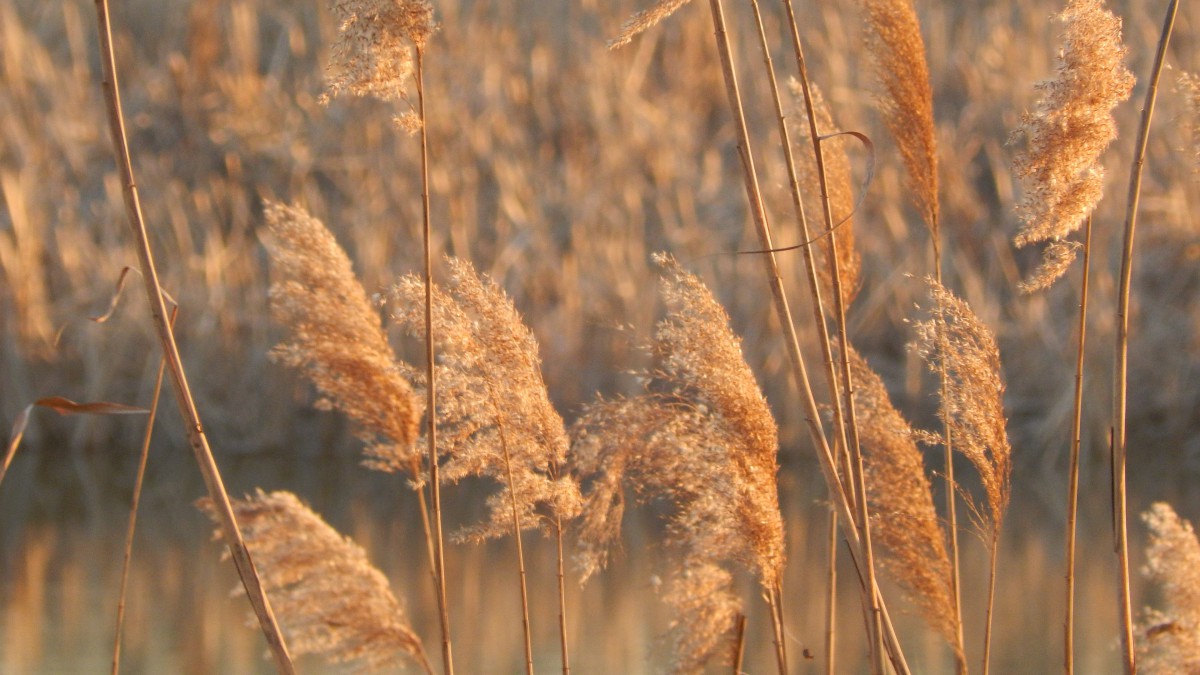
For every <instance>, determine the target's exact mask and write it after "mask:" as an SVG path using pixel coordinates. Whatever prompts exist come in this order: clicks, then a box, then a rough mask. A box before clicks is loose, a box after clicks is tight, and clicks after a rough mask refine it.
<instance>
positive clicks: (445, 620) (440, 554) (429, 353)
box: [416, 47, 454, 675]
mask: <svg viewBox="0 0 1200 675" xmlns="http://www.w3.org/2000/svg"><path fill="white" fill-rule="evenodd" d="M416 52H417V62H416V80H417V112H418V114H419V115H420V117H421V214H422V227H421V233H422V236H423V238H424V243H425V380H426V383H427V386H426V388H425V397H426V400H425V407H426V414H427V415H428V424H429V428H428V432H429V433H428V434H426V439H427V441H428V444H429V502H430V507H431V511H432V515H433V546H434V578H435V579H436V583H437V601H438V618H439V621H440V624H441V629H442V669H443V671H444V672H445V675H452V674H453V673H454V655H453V650H452V649H451V644H450V610H449V608H448V607H447V605H446V551H445V546H444V544H443V539H442V491H441V486H440V485H439V477H438V458H437V373H436V371H435V369H434V335H433V244H432V242H431V240H432V234H433V232H432V229H433V226H432V222H431V221H432V219H431V217H430V208H429V134H428V133H427V127H426V124H425V121H426V117H425V69H424V61H425V50H424V49H423V48H421V47H417V50H416Z"/></svg>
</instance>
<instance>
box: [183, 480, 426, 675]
mask: <svg viewBox="0 0 1200 675" xmlns="http://www.w3.org/2000/svg"><path fill="white" fill-rule="evenodd" d="M199 506H200V508H201V509H202V510H203V511H204V512H205V513H206V514H207V515H208V516H209V518H211V519H212V520H213V521H214V522H217V520H218V518H217V514H216V513H215V511H214V509H213V507H212V502H210V501H209V500H208V499H203V500H201V501H200V503H199ZM233 511H234V515H235V516H236V517H237V520H238V523H239V524H240V525H241V527H242V535H243V537H245V540H246V547H247V548H248V549H249V551H250V554H251V555H252V556H254V562H255V565H256V567H257V568H258V573H259V576H260V577H261V579H262V582H263V586H264V587H265V588H266V591H267V595H268V597H270V599H271V604H272V606H273V608H274V610H275V615H276V616H277V617H278V618H279V623H280V627H281V628H282V629H283V632H284V634H285V635H286V636H287V640H288V645H289V646H290V647H291V649H292V653H293V654H295V655H297V656H300V655H305V654H315V655H319V656H321V657H323V658H324V659H326V660H327V661H330V662H332V663H346V664H351V665H352V666H353V667H354V669H355V671H356V672H375V671H378V670H383V669H386V668H391V667H395V665H396V664H397V663H400V662H401V661H405V660H412V661H415V662H416V663H418V664H420V665H422V666H424V667H425V668H426V669H427V671H428V660H427V658H426V656H425V650H424V648H423V647H422V645H421V640H420V638H419V637H417V635H416V633H414V632H413V630H412V627H411V626H410V625H409V622H408V618H407V617H406V616H405V612H404V607H403V605H401V604H400V601H399V600H397V599H396V596H395V595H394V594H393V593H392V590H391V588H390V587H389V585H388V582H387V578H386V577H384V576H383V573H382V572H380V571H379V570H378V569H376V568H375V567H374V566H373V565H371V563H370V561H368V560H367V555H366V552H364V551H363V549H362V548H361V547H360V546H358V545H357V544H355V543H354V542H353V541H351V540H350V539H348V538H345V537H342V536H341V535H340V534H338V532H337V531H336V530H334V529H333V528H332V527H330V526H329V525H328V524H326V523H325V521H324V520H322V519H321V517H320V516H318V515H317V514H316V513H313V511H312V510H311V509H309V508H308V507H307V506H305V505H304V504H303V503H301V502H300V500H299V499H298V498H297V497H296V495H294V494H292V493H290V492H272V493H270V494H267V493H264V492H263V491H262V490H259V491H258V492H257V494H255V495H254V496H253V497H247V498H246V499H240V500H233ZM214 538H220V531H219V530H218V532H217V533H216V534H215V535H214ZM429 672H431V671H429Z"/></svg>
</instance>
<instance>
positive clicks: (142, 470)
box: [112, 307, 179, 675]
mask: <svg viewBox="0 0 1200 675" xmlns="http://www.w3.org/2000/svg"><path fill="white" fill-rule="evenodd" d="M178 313H179V308H178V307H177V308H175V309H174V310H172V312H171V323H172V324H174V323H175V317H176V315H178ZM166 371H167V360H166V358H161V359H159V362H158V374H157V375H155V377H154V391H153V392H152V393H151V394H150V413H149V415H148V416H147V418H146V431H145V432H144V433H143V434H142V449H141V452H140V453H139V454H138V467H137V476H136V477H135V478H134V481H133V499H132V500H131V502H130V504H129V522H128V525H126V528H125V554H124V556H123V557H122V559H121V586H120V590H119V592H118V593H117V626H116V628H115V629H114V630H113V633H114V635H113V657H112V675H117V673H119V672H121V634H122V631H123V629H124V627H125V597H126V591H127V590H128V588H129V563H130V561H131V560H132V559H133V535H134V533H135V532H136V531H137V514H138V505H139V503H140V502H141V499H142V485H143V482H144V480H145V478H146V463H147V461H148V460H149V458H150V439H151V438H152V437H153V436H154V420H155V419H157V418H158V401H159V395H160V394H161V393H162V385H163V377H164V376H165V375H166Z"/></svg>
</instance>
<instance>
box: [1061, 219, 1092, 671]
mask: <svg viewBox="0 0 1200 675" xmlns="http://www.w3.org/2000/svg"><path fill="white" fill-rule="evenodd" d="M1091 261H1092V217H1091V216H1090V215H1089V216H1088V218H1087V223H1086V224H1085V225H1084V230H1083V271H1082V272H1081V273H1080V274H1081V281H1080V289H1079V339H1078V342H1077V343H1076V352H1075V400H1074V401H1073V410H1072V416H1071V466H1070V469H1069V470H1068V474H1067V533H1066V540H1067V541H1066V544H1067V553H1066V557H1067V560H1066V566H1067V588H1066V594H1067V598H1066V600H1067V606H1066V617H1065V619H1064V626H1063V631H1064V633H1063V641H1064V644H1063V669H1064V670H1065V672H1066V673H1067V675H1071V673H1074V672H1075V530H1076V520H1077V519H1078V515H1079V451H1080V446H1081V445H1082V440H1083V439H1082V429H1083V355H1084V348H1085V347H1086V345H1087V309H1088V285H1089V283H1090V281H1091V279H1090V266H1091Z"/></svg>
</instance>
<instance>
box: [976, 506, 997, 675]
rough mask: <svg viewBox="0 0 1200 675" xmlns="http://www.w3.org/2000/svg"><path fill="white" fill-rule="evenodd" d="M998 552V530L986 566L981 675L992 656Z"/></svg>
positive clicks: (986, 670)
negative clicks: (986, 588) (986, 592)
mask: <svg viewBox="0 0 1200 675" xmlns="http://www.w3.org/2000/svg"><path fill="white" fill-rule="evenodd" d="M999 550H1000V529H999V527H997V528H996V531H995V532H993V533H992V547H991V551H990V552H989V557H990V559H991V561H990V564H989V565H988V599H987V616H986V618H985V620H984V628H983V670H982V671H980V672H981V673H982V675H987V674H988V665H989V662H990V661H991V656H992V617H993V616H994V614H995V612H994V610H995V607H996V561H997V555H996V553H997V551H999Z"/></svg>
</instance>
